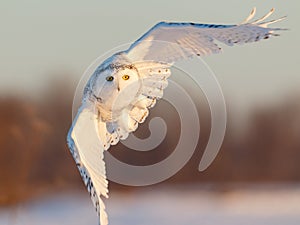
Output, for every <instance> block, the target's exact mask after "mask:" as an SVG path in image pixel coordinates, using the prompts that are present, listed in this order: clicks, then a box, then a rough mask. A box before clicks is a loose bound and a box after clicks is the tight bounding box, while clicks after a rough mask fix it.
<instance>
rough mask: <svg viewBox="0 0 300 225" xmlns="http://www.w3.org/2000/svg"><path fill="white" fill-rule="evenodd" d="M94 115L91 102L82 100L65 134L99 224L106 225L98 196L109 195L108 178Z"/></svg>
mask: <svg viewBox="0 0 300 225" xmlns="http://www.w3.org/2000/svg"><path fill="white" fill-rule="evenodd" d="M97 117H98V115H97V111H95V110H94V108H93V104H92V103H90V102H88V101H86V102H84V103H83V105H82V106H81V108H80V109H79V111H78V114H77V116H76V118H75V119H74V121H73V124H72V127H71V129H70V131H69V133H68V146H69V149H70V151H71V153H72V156H73V158H74V160H75V162H76V165H77V168H78V170H79V172H80V175H81V177H82V179H83V181H84V184H85V186H86V187H87V189H88V191H89V193H90V196H91V199H92V201H93V204H94V206H95V208H96V211H97V213H98V216H99V218H100V224H101V225H107V224H108V219H107V214H106V212H105V205H104V203H103V201H102V199H101V197H102V196H104V197H106V198H107V197H108V181H107V180H106V172H105V163H104V161H103V152H104V148H103V147H102V146H103V143H102V142H101V139H100V138H99V130H98V119H97ZM100 132H101V131H100Z"/></svg>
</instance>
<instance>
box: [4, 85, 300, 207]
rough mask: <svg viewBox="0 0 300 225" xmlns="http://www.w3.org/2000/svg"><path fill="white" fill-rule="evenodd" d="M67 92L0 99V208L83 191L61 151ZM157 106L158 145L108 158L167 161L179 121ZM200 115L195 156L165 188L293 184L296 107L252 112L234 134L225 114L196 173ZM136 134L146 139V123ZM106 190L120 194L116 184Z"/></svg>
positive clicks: (298, 169) (205, 128)
mask: <svg viewBox="0 0 300 225" xmlns="http://www.w3.org/2000/svg"><path fill="white" fill-rule="evenodd" d="M71 89H72V88H69V89H68V88H66V87H63V86H62V85H56V84H53V85H51V87H50V88H49V89H48V90H47V91H45V93H44V94H43V96H42V98H40V99H38V100H29V99H26V98H25V97H6V98H2V99H1V100H0V124H1V128H0V182H1V183H0V204H11V203H15V202H18V201H20V200H23V199H25V198H28V197H30V196H32V195H35V194H39V193H45V192H48V191H53V190H56V189H57V188H65V189H74V188H76V187H79V188H83V185H80V183H81V179H80V177H79V173H78V172H77V169H76V166H75V164H74V163H73V159H72V156H71V154H70V153H69V150H68V148H67V145H66V135H67V132H68V129H69V127H70V125H71V119H72V117H71V116H72V100H73V90H71ZM159 104H161V106H159V105H158V106H157V107H155V108H153V109H152V110H151V116H157V115H160V116H162V117H163V118H164V119H165V120H166V123H167V124H168V128H170V129H168V135H167V138H166V139H165V141H164V142H163V143H162V145H161V146H159V147H158V148H157V149H155V150H153V151H151V152H147V153H145V152H134V151H129V150H127V149H125V148H124V146H122V145H121V144H119V145H117V146H115V147H114V148H111V150H110V151H111V152H112V153H113V154H114V155H118V157H121V158H122V160H123V161H127V162H129V163H135V164H150V163H154V162H156V161H157V162H158V161H160V160H161V159H163V158H165V157H167V156H168V155H169V154H170V152H171V151H172V150H173V149H174V148H175V146H176V143H177V139H178V137H179V135H180V134H179V133H178V130H179V129H177V128H178V127H179V123H177V122H174V121H176V120H175V119H174V117H176V116H178V115H177V114H176V111H174V109H172V108H170V107H169V106H168V105H166V104H165V106H164V103H163V102H162V103H159ZM168 107H169V108H168ZM199 108H201V107H199ZM166 111H168V113H167V116H166V117H164V114H165V115H166V113H164V112H166ZM200 115H201V118H200V121H204V122H203V123H201V136H200V142H199V144H198V149H197V151H196V152H195V154H194V156H193V157H192V159H191V160H190V161H189V163H188V164H187V165H186V166H185V167H184V168H183V169H182V170H181V171H180V172H178V173H177V174H176V175H175V176H174V177H172V178H170V179H169V180H168V181H166V182H172V183H180V182H197V183H201V182H215V183H219V184H222V183H226V182H272V181H275V182H296V181H300V163H299V159H300V151H299V150H300V139H299V134H300V116H299V115H300V104H299V103H298V102H297V101H295V100H292V99H290V100H287V101H284V102H282V103H281V104H278V105H276V106H272V107H265V108H260V109H257V110H256V111H255V112H254V113H252V115H251V116H250V118H249V123H248V126H247V128H244V129H243V132H242V133H239V134H238V135H237V134H236V133H235V132H233V129H232V126H231V123H232V121H234V118H232V117H231V115H230V114H229V116H228V118H229V121H228V122H229V124H228V129H227V132H226V136H225V140H224V143H223V146H222V149H221V151H220V153H219V155H218V156H217V158H216V160H215V161H214V162H213V164H212V165H211V166H210V167H209V168H208V169H207V170H206V171H205V172H201V173H200V172H198V170H197V168H198V164H199V161H200V158H201V155H202V152H203V149H204V148H205V145H206V143H207V139H208V135H209V131H210V130H209V126H210V124H209V120H210V118H209V116H208V111H207V110H206V111H205V110H204V111H203V112H202V113H200ZM169 126H170V127H169ZM170 131H174V132H173V133H174V134H172V133H170ZM191 132H192V131H191ZM137 135H138V136H139V135H140V136H143V135H144V136H147V135H148V132H147V122H146V123H145V124H143V125H142V126H141V127H140V129H139V130H138V132H137ZM176 138H177V139H176ZM111 187H112V188H116V189H118V188H122V186H121V185H117V184H111Z"/></svg>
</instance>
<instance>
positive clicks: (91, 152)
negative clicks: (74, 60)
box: [67, 8, 284, 225]
mask: <svg viewBox="0 0 300 225" xmlns="http://www.w3.org/2000/svg"><path fill="white" fill-rule="evenodd" d="M273 12H274V9H272V10H271V11H270V12H269V13H267V14H266V15H265V16H263V17H262V18H260V19H258V20H255V21H252V22H251V19H252V18H253V16H254V14H255V8H254V9H253V10H252V11H251V13H250V15H249V16H248V17H247V18H246V19H245V21H243V22H242V23H240V24H236V25H216V24H200V23H185V22H184V23H167V22H160V23H158V24H156V25H155V26H154V27H152V28H151V29H150V30H149V31H148V32H146V33H145V34H144V35H143V36H142V37H141V38H139V39H138V40H137V41H136V42H134V43H133V44H132V45H131V46H130V47H129V49H127V50H126V51H122V52H118V53H116V54H114V55H112V56H111V57H109V58H108V59H106V60H105V61H104V62H103V63H102V64H100V65H99V66H98V67H97V69H96V70H95V71H94V73H93V74H92V76H91V77H90V79H89V81H88V82H87V84H86V86H85V89H84V93H83V99H82V105H81V107H80V108H79V110H78V113H77V116H76V118H75V119H74V121H73V124H72V127H71V129H70V131H69V133H68V139H67V141H68V146H69V148H70V151H71V153H72V156H73V158H74V160H75V162H76V165H77V168H78V170H79V172H80V175H81V177H82V179H83V181H84V184H85V185H86V187H87V189H88V191H89V193H90V196H91V199H92V202H93V204H94V206H95V208H96V211H97V213H98V215H99V220H100V221H99V222H100V224H101V225H107V224H108V219H107V214H106V212H105V205H104V203H103V200H102V197H106V198H107V197H108V181H107V179H106V172H105V162H104V158H103V153H104V151H105V150H108V149H109V147H110V146H111V145H116V144H117V143H118V142H119V140H124V139H126V138H127V137H128V134H129V133H130V132H133V131H135V130H136V129H137V127H138V124H139V123H143V122H144V121H145V119H146V117H147V116H148V114H149V109H150V108H151V107H153V106H154V105H155V103H156V101H157V100H158V99H160V98H161V97H162V95H163V90H164V88H165V87H166V86H167V84H168V81H167V78H168V77H169V76H170V74H171V72H170V67H171V66H172V64H173V63H174V62H176V61H178V60H183V59H187V58H191V57H194V56H204V55H208V54H211V53H219V52H221V48H220V47H219V46H218V45H217V44H216V41H217V42H221V43H224V44H226V45H229V46H233V45H235V44H237V45H240V44H244V43H250V42H256V41H260V40H262V39H268V38H269V37H271V36H278V34H276V33H274V32H275V31H279V30H283V29H280V28H268V25H269V24H272V23H275V22H278V21H280V20H282V19H284V17H283V18H280V19H277V20H271V21H265V19H266V18H267V17H269V16H270V15H271V14H272V13H273Z"/></svg>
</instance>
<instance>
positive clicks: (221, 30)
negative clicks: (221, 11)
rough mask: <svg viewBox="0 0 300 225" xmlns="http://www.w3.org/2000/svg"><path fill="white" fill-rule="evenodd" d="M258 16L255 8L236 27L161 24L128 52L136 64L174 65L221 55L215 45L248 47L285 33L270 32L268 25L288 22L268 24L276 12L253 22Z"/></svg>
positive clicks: (272, 30) (275, 29)
mask: <svg viewBox="0 0 300 225" xmlns="http://www.w3.org/2000/svg"><path fill="white" fill-rule="evenodd" d="M255 12H256V9H255V8H254V9H253V10H252V11H251V13H250V15H249V16H248V17H247V19H246V20H245V21H244V22H242V23H240V24H236V25H217V24H200V23H167V22H160V23H158V24H156V25H155V26H154V27H152V28H151V29H150V30H149V31H148V32H147V33H145V34H144V35H143V36H142V37H141V38H139V39H138V40H137V41H136V42H135V43H133V44H132V45H131V46H130V48H129V49H128V50H127V51H125V52H126V54H127V56H128V58H130V59H131V60H133V61H141V60H155V61H160V62H167V63H173V62H175V61H178V60H181V59H185V58H190V57H193V56H203V55H207V54H211V53H219V52H220V51H221V48H220V47H219V46H218V45H217V43H216V41H219V42H222V43H224V44H226V45H229V46H232V45H235V44H245V43H250V42H255V41H260V40H262V39H268V38H269V37H270V36H277V35H278V34H276V33H274V32H275V31H279V30H284V29H281V28H268V25H270V24H273V23H275V22H278V21H281V20H283V19H284V18H285V17H282V18H280V19H276V20H271V21H265V19H266V18H268V17H269V16H270V15H271V14H272V13H273V12H274V9H272V10H271V11H270V12H269V13H267V14H266V15H265V16H263V17H262V18H260V19H258V20H255V21H252V22H250V21H251V19H252V18H253V17H254V15H255Z"/></svg>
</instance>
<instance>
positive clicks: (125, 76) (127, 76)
mask: <svg viewBox="0 0 300 225" xmlns="http://www.w3.org/2000/svg"><path fill="white" fill-rule="evenodd" d="M129 78H130V77H129V75H124V76H123V77H122V79H123V80H128V79H129Z"/></svg>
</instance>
